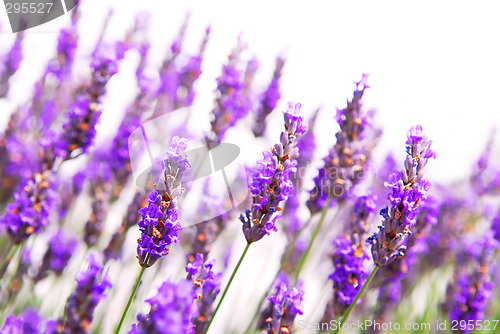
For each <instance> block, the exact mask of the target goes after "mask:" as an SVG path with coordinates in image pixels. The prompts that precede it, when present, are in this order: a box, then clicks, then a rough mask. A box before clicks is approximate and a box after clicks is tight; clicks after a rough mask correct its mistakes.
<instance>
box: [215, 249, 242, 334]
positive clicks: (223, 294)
mask: <svg viewBox="0 0 500 334" xmlns="http://www.w3.org/2000/svg"><path fill="white" fill-rule="evenodd" d="M250 245H251V244H248V243H247V245H246V246H245V249H244V250H243V254H241V256H240V259H239V261H238V264H237V265H236V267H235V268H234V270H233V273H232V274H231V277H230V278H229V282H228V283H227V285H226V288H225V289H224V292H223V293H222V297H221V298H220V300H219V303H218V304H217V307H216V308H215V311H214V313H213V314H212V318H211V319H210V322H209V323H208V325H207V328H206V329H205V334H207V333H208V329H209V328H210V325H211V324H212V322H213V321H214V319H215V315H216V314H217V311H218V310H219V307H220V306H221V304H222V301H223V300H224V297H226V293H227V291H228V290H229V287H230V286H231V283H232V282H233V278H234V276H235V275H236V272H238V269H239V268H240V265H241V263H242V262H243V259H244V258H245V255H246V254H247V252H248V248H250Z"/></svg>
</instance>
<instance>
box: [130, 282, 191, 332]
mask: <svg viewBox="0 0 500 334" xmlns="http://www.w3.org/2000/svg"><path fill="white" fill-rule="evenodd" d="M195 299H196V291H195V287H194V285H193V282H192V281H191V280H186V279H183V280H180V281H179V282H178V283H177V284H175V283H172V282H170V281H166V282H165V283H163V285H162V286H161V287H160V288H159V289H158V292H157V293H156V295H155V296H154V297H153V298H150V299H148V300H147V301H146V302H147V303H149V305H151V309H150V311H149V313H148V314H147V315H144V314H140V315H138V316H137V320H138V323H137V324H134V325H133V326H132V329H131V330H130V331H129V334H130V333H132V334H179V333H186V334H193V333H194V328H193V327H194V325H193V323H192V320H193V318H194V317H196V316H197V315H198V307H197V304H196V303H195V302H194V301H195Z"/></svg>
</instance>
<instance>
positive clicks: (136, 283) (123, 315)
mask: <svg viewBox="0 0 500 334" xmlns="http://www.w3.org/2000/svg"><path fill="white" fill-rule="evenodd" d="M145 270H146V267H142V268H141V271H140V272H139V276H138V277H137V281H135V285H134V288H133V289H132V293H131V294H130V297H129V299H128V302H127V306H125V310H123V313H122V317H121V318H120V322H119V323H118V327H116V330H115V334H118V333H120V329H121V328H122V325H123V322H124V321H125V317H126V316H127V312H128V309H129V308H130V305H132V300H134V297H135V294H136V293H137V289H138V288H139V284H140V283H141V280H142V275H144V271H145Z"/></svg>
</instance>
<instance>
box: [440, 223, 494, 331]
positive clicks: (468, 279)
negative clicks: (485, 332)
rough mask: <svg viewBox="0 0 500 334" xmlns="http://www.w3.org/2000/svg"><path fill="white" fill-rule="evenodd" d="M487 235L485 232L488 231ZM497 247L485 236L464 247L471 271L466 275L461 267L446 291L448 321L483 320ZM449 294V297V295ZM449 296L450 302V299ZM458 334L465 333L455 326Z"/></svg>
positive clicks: (490, 297) (466, 272)
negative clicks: (471, 265) (468, 257)
mask: <svg viewBox="0 0 500 334" xmlns="http://www.w3.org/2000/svg"><path fill="white" fill-rule="evenodd" d="M488 232H489V231H488ZM498 246H499V243H498V241H497V240H495V239H494V238H492V236H491V235H490V234H489V233H488V234H486V235H485V236H484V237H482V238H481V239H475V240H473V241H472V242H471V243H470V244H469V245H468V244H467V243H466V244H465V248H464V251H465V252H468V253H469V256H470V257H471V261H472V263H473V270H472V271H469V270H467V269H466V267H465V268H464V266H463V264H464V263H463V262H462V263H461V264H462V266H460V267H458V270H460V269H462V270H463V271H462V272H459V273H458V274H456V277H457V278H456V282H455V283H454V285H453V286H449V287H448V291H447V297H448V298H447V299H448V301H447V302H448V304H449V305H451V310H450V314H449V317H450V320H456V321H458V322H459V324H460V322H461V321H462V320H464V321H465V323H467V322H468V321H477V320H483V319H484V311H485V309H486V306H487V303H488V301H489V300H490V299H492V297H493V292H492V290H493V288H494V286H495V285H494V282H493V281H492V279H491V269H492V266H493V261H494V259H493V257H494V251H495V250H496V249H498ZM450 292H451V293H450ZM450 295H452V296H451V298H450ZM459 331H460V332H461V333H469V332H470V330H469V329H467V326H462V325H461V324H460V325H459Z"/></svg>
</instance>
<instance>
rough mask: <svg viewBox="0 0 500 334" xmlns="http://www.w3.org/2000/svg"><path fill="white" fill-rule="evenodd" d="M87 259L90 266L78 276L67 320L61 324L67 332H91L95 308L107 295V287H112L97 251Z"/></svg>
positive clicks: (65, 311)
mask: <svg viewBox="0 0 500 334" xmlns="http://www.w3.org/2000/svg"><path fill="white" fill-rule="evenodd" d="M87 261H88V263H89V268H88V269H87V270H86V271H83V272H80V273H79V274H78V275H77V276H76V280H77V286H76V290H75V292H73V294H72V295H71V296H70V297H69V298H68V301H67V302H66V307H65V309H64V316H65V321H64V322H63V324H61V325H62V326H63V328H64V331H63V333H65V334H66V333H68V334H69V333H88V332H89V327H90V325H91V323H92V319H93V313H94V309H95V308H96V306H97V304H98V303H99V301H100V300H101V299H103V298H104V297H105V296H106V294H105V291H106V289H108V288H110V287H111V282H110V281H109V280H108V277H107V274H103V268H102V266H101V264H100V261H99V259H98V256H97V253H90V254H89V256H88V258H87Z"/></svg>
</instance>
